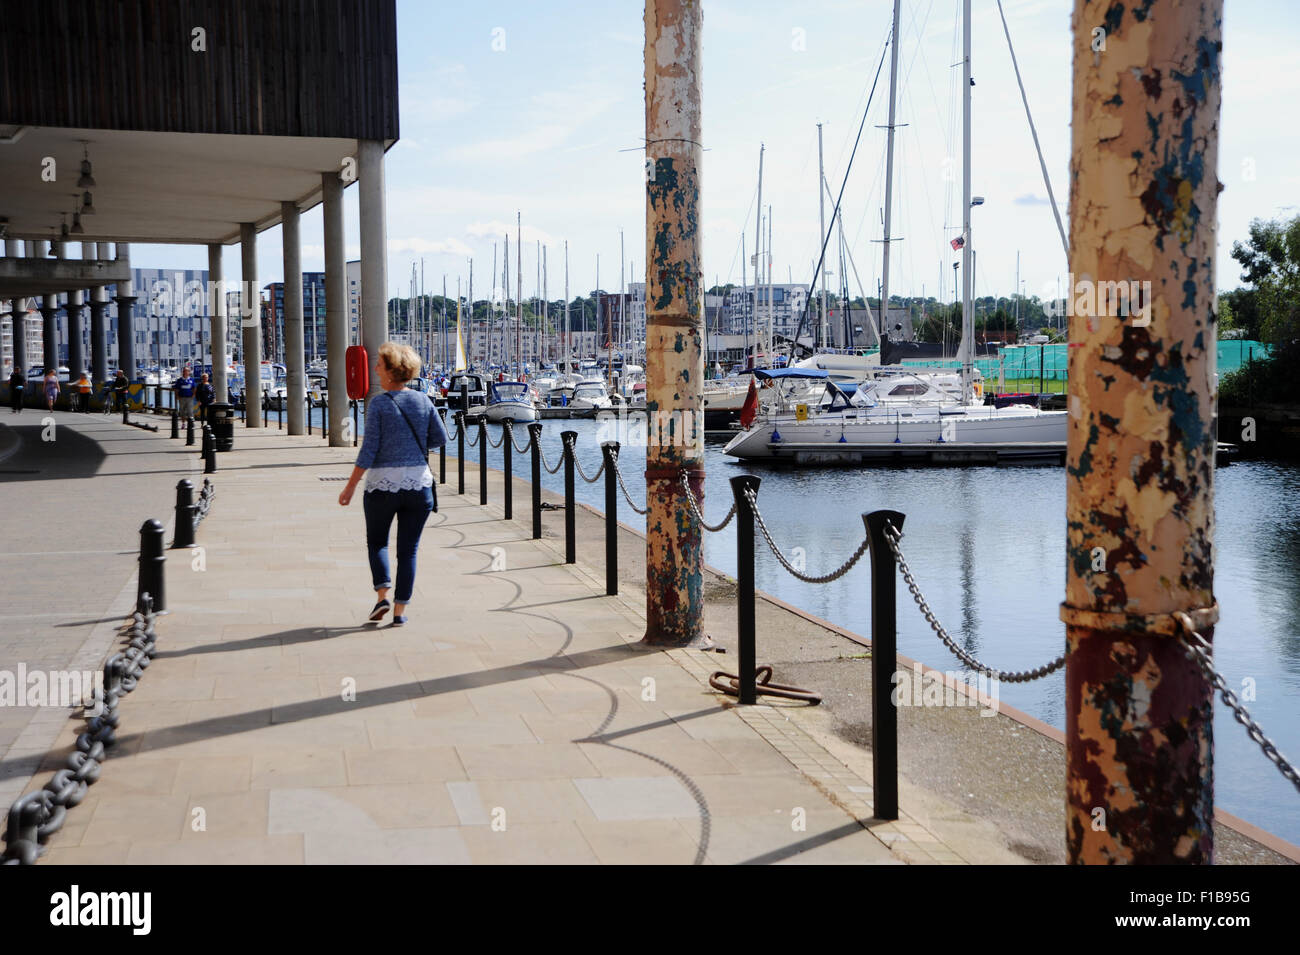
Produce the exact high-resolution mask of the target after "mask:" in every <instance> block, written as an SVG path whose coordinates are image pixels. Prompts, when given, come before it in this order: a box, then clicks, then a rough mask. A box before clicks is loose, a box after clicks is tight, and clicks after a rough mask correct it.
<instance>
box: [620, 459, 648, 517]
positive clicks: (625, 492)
mask: <svg viewBox="0 0 1300 955" xmlns="http://www.w3.org/2000/svg"><path fill="white" fill-rule="evenodd" d="M614 477H616V478H618V486H619V487H620V488H621V489H622V490H623V496H624V497H625V498H627V506H628V507H630V508H632V510H634V511H636V512H637V513H638V514H649V513H650V502H649V501H647V502H646V506H645V507H637V503H636V501H634V500H632V495H631V494H629V493H628V490H627V484H626V483H625V482H624V481H623V469H622V468H620V467H619V466H618V460H617V459H615V461H614Z"/></svg>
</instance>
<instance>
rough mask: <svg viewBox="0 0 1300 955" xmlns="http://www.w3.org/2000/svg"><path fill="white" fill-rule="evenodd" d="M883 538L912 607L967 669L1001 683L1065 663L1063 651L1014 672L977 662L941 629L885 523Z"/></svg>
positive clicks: (893, 532)
mask: <svg viewBox="0 0 1300 955" xmlns="http://www.w3.org/2000/svg"><path fill="white" fill-rule="evenodd" d="M885 540H886V541H887V542H888V543H889V549H890V550H891V551H893V554H894V559H895V560H896V561H898V569H899V570H900V571H901V572H902V574H903V580H904V581H905V582H906V583H907V589H908V590H909V591H911V593H912V599H913V600H915V601H916V606H917V607H918V608H919V609H920V611H921V616H923V617H925V619H926V622H927V623H929V624H930V629H932V630H933V631H934V632H935V635H936V636H938V638H939V639H940V640H942V641H943V644H944V646H946V647H947V648H948V649H949V650H950V651H951V652H952V655H953V656H955V657H956V658H957V659H958V660H960V661H961V662H962V663H964V664H966V666H968V667H969V668H970V669H972V670H975V671H976V672H978V673H983V674H984V675H986V676H989V677H992V678H993V679H995V680H1000V681H1002V682H1004V683H1029V682H1031V681H1033V680H1037V679H1040V678H1041V677H1045V676H1047V675H1048V674H1049V673H1055V672H1056V671H1057V670H1059V669H1061V667H1063V666H1065V655H1064V654H1062V655H1061V656H1059V657H1057V658H1056V659H1055V660H1053V661H1052V662H1051V663H1046V664H1044V665H1043V666H1040V667H1037V668H1036V669H1033V670H1024V671H1017V672H1003V671H1002V670H995V669H993V668H992V667H988V666H985V665H984V664H983V663H980V661H979V660H976V659H975V658H974V657H973V656H971V655H970V654H969V653H967V652H966V651H965V650H963V649H962V648H961V647H960V646H958V645H957V644H956V643H955V642H954V641H953V639H952V637H950V636H948V631H947V630H945V629H944V628H943V624H941V623H940V622H939V618H938V617H936V616H935V615H934V611H933V610H931V609H930V605H929V603H927V602H926V599H925V596H924V595H923V594H922V593H921V588H920V587H919V586H917V583H916V578H915V577H913V576H912V569H911V568H910V567H908V566H907V560H906V559H905V558H904V557H903V551H902V548H901V547H899V541H900V540H901V535H900V534H899V532H898V531H897V530H895V529H894V528H893V527H892V526H889V525H886V527H885Z"/></svg>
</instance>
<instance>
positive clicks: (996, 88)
mask: <svg viewBox="0 0 1300 955" xmlns="http://www.w3.org/2000/svg"><path fill="white" fill-rule="evenodd" d="M1226 6H1227V11H1226V13H1225V21H1224V54H1223V64H1224V83H1223V106H1222V114H1221V123H1220V153H1219V179H1220V181H1221V182H1223V184H1224V187H1225V188H1224V191H1223V193H1222V194H1221V195H1220V197H1219V209H1218V212H1219V236H1218V243H1219V257H1218V263H1217V272H1218V275H1217V278H1218V284H1219V287H1220V288H1221V289H1226V288H1234V287H1236V286H1237V285H1238V284H1240V282H1239V278H1240V269H1239V267H1238V266H1237V263H1236V262H1235V261H1234V260H1233V259H1231V257H1230V256H1229V251H1230V249H1231V246H1232V242H1233V241H1234V240H1240V239H1245V238H1246V236H1247V230H1248V226H1249V223H1250V220H1251V219H1253V218H1276V217H1279V216H1284V215H1286V216H1294V215H1297V214H1300V160H1297V158H1296V157H1297V156H1300V124H1297V123H1295V122H1293V121H1291V119H1289V118H1288V117H1291V118H1293V117H1294V116H1295V114H1296V105H1295V104H1296V103H1297V101H1300V69H1296V67H1295V54H1294V48H1295V46H1296V41H1297V40H1300V25H1297V21H1296V19H1295V17H1294V14H1293V9H1292V7H1291V5H1290V4H1288V3H1287V2H1283V0H1231V2H1229V3H1227V4H1226ZM960 7H961V5H960V0H903V3H902V27H901V29H900V41H899V94H898V102H897V116H896V119H895V123H896V124H897V125H898V132H897V136H896V143H897V145H896V153H895V182H894V203H893V208H894V220H893V221H894V224H893V228H892V230H891V231H892V232H893V235H894V237H895V239H896V241H895V242H894V243H893V245H892V250H893V251H892V253H891V269H890V274H891V278H890V288H891V291H892V292H893V293H894V294H898V295H921V294H925V295H936V293H937V292H938V291H939V288H938V287H939V284H940V282H941V281H942V282H943V283H944V285H943V289H942V292H943V296H944V297H945V298H946V299H947V300H951V299H952V298H953V290H952V284H953V272H952V262H953V260H954V259H955V258H956V253H953V252H952V250H951V248H950V247H949V245H948V240H949V239H951V238H952V237H953V236H955V235H956V234H958V231H959V228H958V227H956V226H955V225H954V223H957V220H958V217H959V208H960V204H961V181H960V176H961V102H960V98H959V97H960V92H961V90H960V82H959V79H960V73H961V68H960V65H959V61H960V58H961V41H960V33H959V19H958V18H959V14H960ZM1003 7H1004V9H1005V11H1006V15H1007V21H1008V25H1009V29H1010V32H1011V38H1012V42H1013V43H1015V45H1016V56H1017V59H1018V61H1019V64H1020V69H1021V73H1022V76H1023V78H1024V82H1025V87H1026V93H1027V96H1028V99H1029V105H1030V108H1031V109H1032V111H1033V117H1034V122H1035V124H1036V126H1037V128H1038V133H1039V138H1040V141H1041V144H1042V148H1043V153H1044V159H1045V162H1046V166H1047V170H1048V173H1049V175H1050V177H1051V184H1052V188H1053V190H1054V191H1055V196H1056V200H1057V203H1058V204H1059V206H1060V211H1061V215H1062V218H1063V219H1064V220H1065V223H1066V229H1067V234H1068V227H1069V226H1068V208H1067V207H1068V199H1069V192H1068V168H1069V155H1070V116H1069V113H1070V92H1071V61H1072V51H1071V44H1072V39H1071V32H1070V24H1069V20H1070V9H1071V4H1070V3H1069V2H1068V0H1003ZM891 8H892V4H891V2H890V0H856V2H851V0H801V2H800V3H798V4H795V3H789V2H787V3H776V2H767V0H726V2H724V0H705V2H704V34H703V44H704V79H703V87H704V88H703V103H702V108H703V117H704V120H703V121H704V145H705V149H706V152H705V153H704V168H703V174H702V196H701V201H702V206H703V232H704V271H705V284H706V285H707V286H711V285H713V284H715V283H718V282H721V283H726V282H734V283H737V284H739V283H740V282H741V280H742V274H741V272H742V264H743V261H742V258H741V234H742V232H744V233H745V238H744V243H745V247H746V252H747V253H752V252H753V246H754V238H755V232H756V223H755V221H754V217H755V208H754V206H755V199H756V192H757V187H758V165H759V148H760V144H761V145H762V146H763V147H764V155H763V183H762V187H763V206H764V214H765V215H766V213H767V208H766V207H768V206H770V207H771V233H772V243H771V263H772V268H771V276H772V280H773V281H777V282H784V281H791V280H793V281H795V282H805V283H806V282H808V281H810V280H811V278H812V276H813V274H814V268H815V263H816V259H817V255H818V252H819V249H820V239H821V237H820V233H819V229H818V211H819V210H818V198H819V197H818V182H817V170H818V159H817V156H818V143H817V124H818V123H821V124H822V125H823V129H822V135H823V153H824V165H825V175H826V179H827V181H828V183H829V184H830V188H831V190H832V192H834V193H839V191H840V189H841V184H843V199H842V204H841V210H842V215H841V218H842V222H843V227H844V231H845V239H846V242H847V244H848V246H849V250H850V254H851V257H852V264H851V266H849V267H846V269H845V271H847V272H848V275H849V280H850V281H849V287H850V291H851V293H852V294H854V295H857V294H861V293H862V291H863V290H864V289H865V290H867V291H868V293H869V294H872V295H874V294H876V289H877V283H878V281H879V279H880V272H881V248H882V243H881V242H879V241H878V240H879V239H881V238H882V236H883V224H882V209H883V204H884V199H883V188H884V186H883V183H884V156H885V130H884V129H882V128H878V127H879V126H882V125H883V124H885V123H886V122H887V106H888V103H887V101H888V89H889V64H888V59H887V58H886V61H885V66H884V69H883V71H882V72H881V74H880V80H879V84H878V86H877V89H876V92H875V95H874V98H873V99H872V101H871V107H870V112H869V114H868V116H867V120H866V126H865V128H864V129H863V132H862V138H861V141H860V143H859V145H858V150H857V156H856V158H855V159H854V162H853V165H852V168H851V169H850V170H849V171H848V174H847V179H846V168H847V165H848V159H849V155H850V152H851V150H852V148H853V141H854V137H855V136H856V134H857V131H858V127H859V124H860V123H861V122H862V116H863V109H864V107H865V106H866V103H867V96H868V92H869V90H870V88H871V84H872V80H873V78H874V76H875V73H876V69H877V64H878V63H879V62H880V59H881V56H882V53H883V52H884V51H885V48H886V41H887V39H888V34H889V29H890V17H891ZM643 10H644V8H643V5H642V4H640V3H636V2H632V0H612V2H561V0H552V2H548V3H545V4H539V3H532V2H522V0H516V2H491V0H483V2H476V3H473V4H465V3H460V2H455V3H453V2H444V0H398V3H397V24H398V81H399V104H400V124H401V136H400V139H399V140H398V142H397V143H396V144H395V145H394V146H393V147H392V149H390V150H389V152H388V153H387V157H386V166H385V176H386V180H387V195H388V203H387V216H388V254H389V261H388V284H389V294H390V296H393V295H402V296H405V295H406V294H407V290H408V288H409V287H410V281H411V267H412V264H414V265H415V267H416V268H417V270H418V269H419V268H420V265H421V261H422V262H423V271H424V287H425V290H426V291H430V292H434V293H436V292H440V291H441V288H442V282H443V279H444V276H445V278H446V281H447V287H448V291H449V293H450V294H455V289H456V280H457V277H458V276H459V278H460V280H461V287H462V291H463V292H466V293H467V292H468V279H469V260H470V258H471V257H472V258H473V263H474V296H475V298H476V299H483V298H486V297H488V295H489V294H490V291H491V287H490V283H491V280H492V279H491V273H492V271H493V265H492V263H493V253H494V246H495V247H497V248H498V249H499V246H500V243H501V240H502V236H503V235H504V234H505V233H507V232H508V233H509V235H510V260H511V261H510V273H511V275H510V286H511V289H512V294H513V289H514V287H515V281H516V279H515V259H516V249H515V216H516V213H517V212H518V213H519V214H520V215H521V216H522V221H523V238H524V249H523V253H524V254H523V276H524V283H523V288H524V295H525V297H528V296H531V295H533V294H534V290H535V287H536V285H537V278H536V276H537V270H538V266H537V261H538V256H537V243H538V242H539V241H540V242H541V243H542V245H543V246H545V247H546V250H547V252H546V256H547V283H546V285H547V294H548V296H549V298H551V299H552V300H555V299H559V298H561V297H562V296H563V294H564V243H565V241H566V240H567V242H568V256H569V291H570V296H573V295H578V294H584V293H588V292H590V290H591V289H593V288H594V287H595V286H596V278H597V256H599V270H600V271H599V279H600V285H601V287H603V288H604V289H606V290H607V291H617V290H618V289H619V288H620V232H621V233H622V238H623V246H624V251H623V253H622V257H623V258H624V259H625V261H626V263H627V264H626V266H624V275H625V280H626V281H627V282H632V281H642V280H643V279H644V260H645V254H644V248H645V238H644V231H645V198H644V196H645V193H644V165H643V164H644V153H643V152H642V150H641V144H642V143H643V141H644V133H645V110H644V93H643V83H644V66H643V43H644V39H643V37H644V21H643ZM972 36H973V41H972V42H973V50H972V76H973V77H974V79H975V84H976V85H975V87H974V89H973V91H972V96H973V105H972V115H973V121H972V127H973V133H972V153H973V159H972V166H973V173H972V193H973V194H974V195H980V196H984V197H985V202H984V204H983V205H982V206H980V207H978V208H976V209H975V210H974V217H973V223H972V235H973V248H974V249H975V251H976V255H977V266H976V293H977V294H978V295H989V294H993V295H1010V294H1011V293H1012V292H1013V291H1014V289H1015V283H1016V275H1017V271H1016V264H1017V253H1019V269H1020V271H1019V276H1020V279H1021V283H1022V285H1021V287H1022V289H1023V291H1024V292H1025V293H1026V294H1028V295H1035V294H1037V295H1039V296H1040V297H1041V298H1050V297H1054V296H1055V294H1056V291H1055V290H1056V287H1057V285H1056V283H1057V281H1058V279H1059V280H1060V281H1061V282H1062V284H1063V283H1064V281H1065V279H1064V276H1065V273H1066V259H1065V253H1064V250H1063V249H1062V244H1061V240H1060V238H1059V233H1058V231H1057V228H1056V225H1055V221H1054V219H1053V216H1052V211H1051V208H1050V206H1049V205H1048V201H1047V190H1046V188H1045V186H1044V183H1043V178H1042V174H1041V172H1040V169H1039V163H1038V159H1037V156H1036V154H1035V152H1034V147H1033V142H1032V139H1031V137H1030V133H1029V126H1028V123H1027V121H1026V118H1025V112H1024V107H1023V105H1022V103H1021V100H1020V94H1019V91H1018V89H1017V86H1016V80H1015V75H1014V73H1013V71H1012V66H1011V58H1010V55H1009V53H1008V50H1007V43H1006V39H1005V37H1004V35H1003V32H1002V25H1001V21H1000V19H999V16H998V8H997V4H996V0H974V25H973V32H972ZM953 64H958V65H956V66H955V67H954V66H953ZM904 124H905V125H904ZM356 191H357V190H356V187H355V186H352V187H350V188H348V189H347V190H346V192H345V206H344V209H345V212H344V216H345V223H346V226H345V228H346V235H347V254H348V258H356V257H357V256H358V254H359V239H358V231H357V203H356ZM831 210H832V203H831V202H830V201H829V200H828V201H827V206H826V216H827V222H828V224H829V223H830V216H831ZM957 225H959V223H957ZM301 229H302V243H303V268H304V270H307V271H317V270H320V269H322V268H323V244H322V237H321V236H322V230H321V216H320V208H319V207H317V208H316V209H314V210H312V211H311V212H309V213H307V214H305V215H304V216H303V218H302V226H301ZM279 231H280V230H279V228H278V227H277V228H275V229H271V230H268V232H266V233H263V234H262V235H261V236H260V241H259V242H258V258H259V263H258V269H259V275H260V276H261V277H262V280H263V281H264V282H270V281H278V280H279V279H280V278H281V276H282V275H283V263H282V260H281V257H280V256H281V253H280V242H279ZM765 231H766V230H765ZM831 248H832V253H831V260H830V262H829V267H830V268H831V269H832V270H833V271H834V272H836V273H838V271H839V261H838V255H837V254H836V253H835V252H834V249H836V248H837V245H836V244H835V243H832V247H831ZM132 256H133V263H134V264H136V265H138V266H141V267H154V266H161V267H168V268H200V269H202V268H206V265H207V256H206V249H205V247H202V246H196V247H186V246H136V247H133V249H132ZM497 257H498V261H497V265H496V269H497V274H498V275H499V272H500V269H501V262H500V254H499V252H498V256H497ZM225 269H226V275H227V276H231V277H233V276H234V275H237V274H238V271H239V252H238V247H237V246H229V247H227V248H226V252H225ZM746 272H747V275H748V276H749V278H748V279H747V280H748V281H752V275H753V271H752V267H746ZM839 281H840V279H839V276H838V275H837V274H836V275H832V277H831V279H830V282H831V284H832V286H833V287H834V286H835V285H837V284H838V283H839ZM417 282H418V276H417ZM498 284H499V279H498Z"/></svg>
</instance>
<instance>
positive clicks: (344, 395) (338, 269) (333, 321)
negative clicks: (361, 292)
mask: <svg viewBox="0 0 1300 955" xmlns="http://www.w3.org/2000/svg"><path fill="white" fill-rule="evenodd" d="M320 181H321V197H322V199H323V200H324V202H323V211H324V220H325V221H324V224H325V354H326V360H327V361H328V363H329V414H330V423H329V429H330V447H331V448H345V447H347V446H348V445H350V444H351V443H352V439H351V436H350V435H349V434H348V431H349V429H350V427H351V425H352V419H351V417H349V415H348V370H347V351H348V276H347V259H346V257H345V256H344V254H343V182H342V181H341V180H340V179H339V175H338V173H336V172H323V173H321V176H320Z"/></svg>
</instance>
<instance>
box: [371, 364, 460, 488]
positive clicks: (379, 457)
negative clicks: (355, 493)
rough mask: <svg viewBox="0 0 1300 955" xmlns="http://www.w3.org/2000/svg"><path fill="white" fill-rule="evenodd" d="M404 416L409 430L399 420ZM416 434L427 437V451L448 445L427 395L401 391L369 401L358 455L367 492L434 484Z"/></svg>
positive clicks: (385, 393)
mask: <svg viewBox="0 0 1300 955" xmlns="http://www.w3.org/2000/svg"><path fill="white" fill-rule="evenodd" d="M399 406H400V408H401V411H399V410H398V408H399ZM403 413H404V414H405V415H406V421H409V422H410V423H411V424H410V427H407V424H406V421H403V420H402V415H403ZM412 428H414V429H415V434H414V435H413V434H412V433H411V429H412ZM415 435H424V436H426V440H427V441H428V449H429V450H430V451H432V450H435V449H437V448H440V447H442V446H443V445H444V444H446V443H447V429H446V428H445V427H444V426H443V423H442V416H441V415H439V414H438V412H437V409H435V408H434V406H433V402H432V401H430V400H429V397H428V395H425V394H422V393H421V392H418V391H409V390H407V389H405V388H403V389H401V390H399V391H385V392H381V393H380V394H377V395H375V396H374V397H373V398H371V399H370V404H369V405H368V406H367V407H366V434H365V437H364V438H362V441H361V451H360V453H359V454H357V467H359V468H364V469H365V471H366V491H367V492H370V491H402V490H419V489H420V488H424V487H429V486H431V485H432V484H433V474H432V472H430V471H429V463H428V460H427V459H426V457H425V449H424V448H421V447H420V446H419V445H418V444H417V443H416V438H415Z"/></svg>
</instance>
